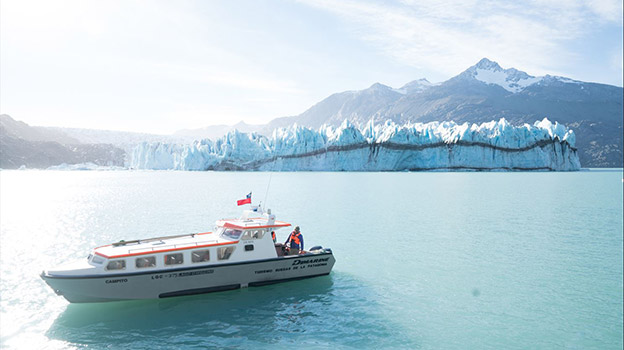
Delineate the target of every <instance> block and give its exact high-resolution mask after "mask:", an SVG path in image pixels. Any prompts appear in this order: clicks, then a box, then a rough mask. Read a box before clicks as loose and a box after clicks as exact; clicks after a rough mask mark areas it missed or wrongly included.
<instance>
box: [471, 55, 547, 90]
mask: <svg viewBox="0 0 624 350" xmlns="http://www.w3.org/2000/svg"><path fill="white" fill-rule="evenodd" d="M462 76H463V77H466V78H472V79H476V80H478V81H481V82H484V83H486V84H490V85H498V86H500V87H502V88H503V89H505V90H507V91H509V92H512V93H517V92H520V91H522V90H524V88H526V87H527V86H529V85H533V84H536V83H538V82H540V81H541V80H542V78H543V77H534V76H531V75H528V74H527V73H525V72H521V71H519V70H517V69H515V68H509V69H503V68H501V66H499V65H498V63H496V62H492V61H490V60H488V59H487V58H484V59H482V60H481V61H479V63H477V64H476V65H474V66H472V67H470V68H468V69H467V70H466V71H464V73H462Z"/></svg>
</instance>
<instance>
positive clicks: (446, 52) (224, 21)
mask: <svg viewBox="0 0 624 350" xmlns="http://www.w3.org/2000/svg"><path fill="white" fill-rule="evenodd" d="M0 16H1V18H0V39H1V41H0V89H1V90H0V112H1V113H6V114H9V115H11V116H12V117H13V118H15V119H18V120H22V121H25V122H26V123H29V124H31V125H45V126H67V127H82V128H99V129H111V130H128V131H139V132H153V133H171V132H173V131H175V130H178V129H183V128H199V127H203V126H208V125H214V124H234V123H236V122H238V121H240V120H244V121H245V122H247V123H252V124H260V123H266V122H268V121H269V120H271V119H273V118H276V117H281V116H290V115H297V114H299V113H301V112H303V111H304V110H306V109H307V108H309V107H310V106H312V105H313V104H315V103H317V102H319V101H320V100H322V99H323V98H325V97H327V96H328V95H330V94H332V93H334V92H340V91H344V90H359V89H363V88H366V87H368V86H370V85H372V84H373V83H375V82H381V83H383V84H386V85H390V86H392V87H400V86H402V85H403V84H405V83H407V82H409V81H412V80H415V79H418V78H423V77H425V78H427V79H429V80H430V81H432V82H439V81H443V80H446V79H448V78H450V77H452V76H454V75H456V74H458V73H460V72H461V71H463V70H465V69H466V68H468V67H469V66H471V65H473V64H475V63H476V62H477V61H479V59H481V58H483V57H488V58H490V59H491V60H494V61H497V62H498V63H499V64H500V65H501V66H503V67H504V68H509V67H515V68H517V69H520V70H523V71H526V72H527V73H529V74H532V75H544V74H552V75H562V76H566V77H569V78H573V79H578V80H583V81H592V82H600V83H606V84H612V85H618V86H622V1H609V0H605V1H601V0H597V1H576V0H536V1H471V0H458V1H446V0H426V1H415V0H414V1H411V0H405V1H376V2H374V1H367V0H361V1H338V0H335V1H333V0H332V1H330V0H327V1H324V0H303V1H280V0H271V1H262V0H250V1H244V0H241V1H239V0H228V1H226V0H224V1H111V0H107V1H90V0H77V1H59V0H48V1H28V0H2V1H1V2H0Z"/></svg>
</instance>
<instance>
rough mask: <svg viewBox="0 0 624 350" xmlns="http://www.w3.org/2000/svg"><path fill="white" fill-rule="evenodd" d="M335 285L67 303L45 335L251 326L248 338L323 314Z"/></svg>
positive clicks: (121, 339)
mask: <svg viewBox="0 0 624 350" xmlns="http://www.w3.org/2000/svg"><path fill="white" fill-rule="evenodd" d="M332 286H333V281H332V277H331V276H323V277H318V278H316V279H314V280H302V281H295V282H291V283H290V284H289V288H283V285H282V286H280V285H271V286H266V287H264V288H249V289H239V290H235V291H227V292H218V293H212V294H207V295H194V296H187V297H179V298H173V299H156V300H137V301H126V302H117V303H112V304H111V303H105V304H102V303H97V304H69V305H68V306H67V308H66V310H65V311H64V312H63V313H62V314H60V315H59V317H58V318H57V319H56V320H55V321H54V323H53V324H52V326H51V327H50V329H49V330H48V332H47V336H48V337H50V338H53V339H58V340H64V341H68V342H70V343H79V344H89V343H106V342H108V343H110V344H124V343H133V342H135V341H139V340H140V339H141V338H144V339H146V340H147V339H148V338H152V337H162V336H164V335H167V336H176V335H179V334H185V336H186V337H189V338H196V339H206V338H210V337H214V336H216V337H222V336H228V337H230V336H232V334H233V333H238V332H239V331H242V330H245V329H250V328H251V329H253V330H254V332H249V334H245V336H246V337H254V336H259V337H262V333H267V332H268V333H269V334H270V333H273V332H274V331H275V330H276V329H280V328H281V327H285V328H284V331H287V330H289V328H290V327H291V325H292V323H300V322H307V321H305V320H304V319H306V318H315V317H320V316H322V315H321V313H323V311H324V310H325V309H326V308H327V306H328V305H331V304H332ZM265 331H266V332H265ZM255 333H258V334H255ZM137 334H140V336H139V337H137ZM163 339H165V338H163ZM152 344H153V343H152Z"/></svg>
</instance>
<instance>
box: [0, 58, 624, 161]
mask: <svg viewBox="0 0 624 350" xmlns="http://www.w3.org/2000/svg"><path fill="white" fill-rule="evenodd" d="M622 99H623V89H622V88H621V87H617V86H612V85H605V84H597V83H590V82H582V81H578V80H573V79H569V78H565V77H559V76H551V75H545V76H532V75H529V74H527V73H525V72H522V71H519V70H517V69H514V68H509V69H503V68H502V67H500V66H499V65H498V63H496V62H493V61H490V60H488V59H487V58H484V59H482V60H481V61H479V62H478V63H477V64H475V65H474V66H472V67H470V68H468V69H466V70H465V71H464V72H462V73H460V74H459V75H457V76H455V77H453V78H450V79H448V80H446V81H444V82H441V83H435V84H434V83H430V82H429V81H428V80H427V79H424V78H422V79H418V80H414V81H412V82H409V83H407V84H405V85H404V86H402V87H400V88H392V87H390V86H386V85H383V84H380V83H375V84H373V85H372V86H370V87H369V88H367V89H364V90H358V91H345V92H339V93H335V94H332V95H331V96H329V97H327V98H326V99H324V100H322V101H320V102H318V103H317V104H315V105H314V106H312V107H310V108H309V109H307V110H306V111H304V112H303V113H301V114H299V115H296V116H290V117H281V118H277V119H274V120H272V121H270V122H269V123H267V124H265V125H249V124H245V123H243V122H241V123H238V124H235V125H232V126H228V125H215V126H208V127H205V128H201V129H194V130H180V131H178V132H176V133H174V134H173V135H151V134H141V133H129V132H116V131H105V130H87V129H70V128H44V127H30V128H33V130H34V131H32V130H31V131H25V130H26V129H27V128H25V127H24V125H26V124H23V123H22V124H23V125H22V124H19V122H17V123H9V122H4V120H8V119H7V118H9V119H10V117H8V116H3V119H2V120H3V124H2V128H3V130H2V134H0V136H2V139H3V140H2V148H4V149H5V150H6V149H7V148H6V147H7V146H6V145H5V144H7V142H5V141H6V140H5V139H6V138H7V135H13V136H11V137H12V138H11V140H10V141H11V142H9V143H10V144H11V145H13V144H15V137H14V136H15V135H27V136H25V137H24V138H20V137H19V136H18V137H17V139H20V140H22V141H20V142H21V146H20V147H22V148H24V142H26V143H28V142H57V143H60V144H64V145H67V144H72V145H76V144H100V146H98V150H99V149H100V148H102V147H105V146H103V145H101V144H112V145H113V146H111V147H114V148H115V150H114V151H112V149H111V150H109V151H111V152H112V153H111V152H109V154H115V157H119V155H118V153H119V151H117V150H119V149H121V148H123V149H125V150H126V151H128V150H129V149H130V148H131V147H132V146H133V145H136V144H137V143H139V142H141V141H147V142H170V143H190V142H192V141H193V140H199V139H203V138H211V139H216V138H218V137H220V136H223V135H224V134H225V133H227V132H231V131H232V130H238V131H241V132H258V133H260V134H263V135H270V134H272V132H273V130H275V129H276V128H279V127H287V126H290V125H293V124H297V125H299V126H305V127H309V128H314V129H318V128H319V127H321V126H322V125H329V126H333V127H338V126H339V125H341V124H342V123H343V122H344V121H345V120H347V121H349V122H350V123H352V124H353V125H356V126H360V127H363V126H364V125H366V124H367V123H368V122H369V121H370V120H371V119H372V120H373V121H374V122H375V123H385V122H386V121H392V122H394V123H397V124H405V123H427V122H431V121H454V122H456V123H465V122H467V123H483V122H488V121H491V120H499V119H500V118H505V119H506V120H507V121H509V122H510V123H511V124H513V125H522V124H524V123H527V124H533V123H534V122H535V121H537V120H542V119H543V118H544V117H547V118H549V119H550V120H552V121H557V122H559V123H563V124H565V125H566V126H567V127H569V128H571V129H573V130H574V132H575V134H576V147H577V148H578V152H579V158H580V162H581V165H582V166H583V167H622V166H623V159H622V150H623V145H622V141H623V140H622V133H623V129H622V124H623V121H622V118H623V104H622ZM11 120H12V119H11ZM26 127H28V126H27V125H26ZM16 128H17V129H16ZM15 130H18V131H19V132H16V131H15ZM28 135H30V136H28ZM33 135H34V136H33ZM9 147H12V146H9ZM74 148H76V147H74ZM70 149H71V147H70ZM5 150H3V151H2V158H3V159H4V158H5V154H6V153H7V152H6V151H5ZM18 153H19V150H18ZM70 153H71V152H70ZM96 153H97V152H96ZM22 158H23V155H22ZM74 158H75V157H74ZM83 158H84V157H83ZM87 158H88V157H87ZM95 158H96V159H98V160H99V161H100V162H109V163H110V162H113V163H115V164H118V163H119V159H114V160H113V159H106V161H103V158H101V157H100V158H98V157H95ZM19 159H20V158H19V157H18V158H17V160H12V162H13V161H15V162H17V163H19ZM17 163H15V164H17ZM7 164H8V163H7V161H6V160H3V162H2V167H6V165H7ZM11 164H13V163H11ZM51 165H54V164H51ZM17 166H19V165H17Z"/></svg>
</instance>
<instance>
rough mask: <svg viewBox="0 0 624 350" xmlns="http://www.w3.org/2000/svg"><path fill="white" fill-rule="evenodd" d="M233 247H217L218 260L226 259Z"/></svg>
mask: <svg viewBox="0 0 624 350" xmlns="http://www.w3.org/2000/svg"><path fill="white" fill-rule="evenodd" d="M234 248H235V247H221V248H219V249H217V259H219V260H227V259H229V258H230V255H232V252H233V251H234Z"/></svg>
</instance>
